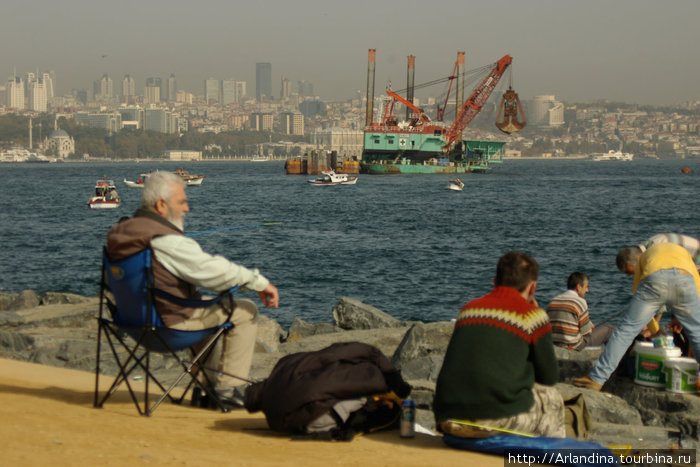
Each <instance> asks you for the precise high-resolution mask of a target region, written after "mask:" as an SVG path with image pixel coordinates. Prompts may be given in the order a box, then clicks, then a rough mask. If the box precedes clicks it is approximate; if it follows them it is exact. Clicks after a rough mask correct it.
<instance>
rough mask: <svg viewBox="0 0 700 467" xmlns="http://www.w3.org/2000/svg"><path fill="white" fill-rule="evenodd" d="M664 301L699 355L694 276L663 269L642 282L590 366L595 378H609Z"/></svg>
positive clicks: (699, 302)
mask: <svg viewBox="0 0 700 467" xmlns="http://www.w3.org/2000/svg"><path fill="white" fill-rule="evenodd" d="M663 305H666V307H667V308H668V310H669V311H670V312H671V314H672V315H673V316H675V317H676V319H677V320H678V321H679V322H680V323H681V325H683V328H684V329H685V332H686V333H687V335H688V338H689V339H690V343H691V345H692V347H693V355H695V359H696V360H698V358H700V297H699V296H698V289H697V287H696V285H695V280H694V279H693V276H692V275H691V274H688V273H687V272H685V271H682V270H680V269H662V270H660V271H657V272H655V273H653V274H650V275H649V276H647V277H645V278H644V279H643V280H642V281H641V282H640V283H639V286H638V287H637V291H636V292H635V294H634V295H633V296H632V300H631V302H630V305H629V309H628V310H627V313H625V315H624V316H623V320H622V323H620V325H619V326H617V328H616V329H615V332H614V333H613V335H612V337H611V338H610V340H609V341H608V343H607V345H606V346H605V350H604V351H603V353H602V354H601V356H600V358H599V359H598V361H597V362H596V364H595V365H594V366H593V369H592V370H591V373H590V375H589V376H590V378H591V379H592V380H593V381H595V382H596V383H598V384H603V383H605V382H606V381H607V380H608V378H610V375H612V373H613V371H615V368H617V365H618V363H620V360H622V357H623V356H624V355H625V352H626V351H627V349H628V348H629V346H630V345H632V342H633V341H634V338H635V337H636V336H637V334H639V332H640V331H641V330H642V329H644V326H646V324H647V323H648V322H649V321H651V318H653V317H654V315H655V314H656V313H657V312H658V311H659V308H661V307H662V306H663ZM699 362H700V361H699Z"/></svg>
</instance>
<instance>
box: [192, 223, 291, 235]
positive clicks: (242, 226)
mask: <svg viewBox="0 0 700 467" xmlns="http://www.w3.org/2000/svg"><path fill="white" fill-rule="evenodd" d="M280 224H282V223H281V222H261V223H258V224H246V225H236V226H234V227H224V228H222V229H213V230H203V231H202V232H193V233H189V234H187V235H185V236H186V237H196V236H197V235H205V234H210V233H215V232H223V231H225V230H235V229H245V228H247V227H261V226H266V225H280Z"/></svg>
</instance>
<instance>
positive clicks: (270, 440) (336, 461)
mask: <svg viewBox="0 0 700 467" xmlns="http://www.w3.org/2000/svg"><path fill="white" fill-rule="evenodd" d="M102 380H104V383H105V384H107V383H108V381H107V379H106V378H102ZM94 384H95V381H94V375H93V374H91V373H89V372H84V371H76V370H67V369H62V368H56V367H49V366H43V365H37V364H33V363H27V362H19V361H14V360H6V359H0V420H1V422H0V452H1V453H2V454H1V455H0V466H46V465H57V466H81V467H88V466H103V465H104V466H112V465H114V466H126V465H128V466H133V465H169V466H177V465H185V466H199V465H209V466H212V465H236V466H247V465H253V466H256V465H287V466H289V465H303V466H305V467H311V466H317V465H319V466H320V465H323V466H327V465H343V466H344V465H353V466H357V465H359V466H363V467H364V466H394V465H396V466H414V465H415V466H418V465H420V466H443V465H469V466H498V467H502V466H503V465H504V463H503V458H502V457H499V456H489V455H482V454H477V453H472V452H466V451H458V450H453V449H450V448H448V447H446V446H445V445H444V444H443V443H442V441H441V440H440V439H439V438H435V437H430V436H425V435H417V436H416V437H415V438H413V439H402V438H400V437H399V435H398V431H387V432H380V433H374V434H371V435H366V436H358V437H356V438H355V439H354V440H353V441H351V442H327V441H292V440H291V439H290V438H289V437H288V436H285V435H282V434H277V433H274V432H272V431H270V430H269V429H268V427H267V423H266V422H265V418H264V416H263V414H262V413H256V414H249V413H248V412H246V411H245V410H237V411H232V412H229V413H221V412H218V411H214V410H206V409H199V408H193V407H190V406H186V405H182V406H179V405H175V404H171V403H164V404H163V405H161V406H160V407H159V408H158V409H157V410H156V411H155V412H154V414H153V415H152V416H151V417H143V416H140V415H139V414H138V412H137V411H136V408H135V407H134V405H133V403H132V402H131V400H130V399H129V397H128V393H127V392H126V390H122V391H120V392H119V393H117V394H115V396H113V398H112V399H110V401H108V402H107V403H106V404H105V405H104V407H103V408H101V409H96V408H94V407H93V405H92V401H93V390H94Z"/></svg>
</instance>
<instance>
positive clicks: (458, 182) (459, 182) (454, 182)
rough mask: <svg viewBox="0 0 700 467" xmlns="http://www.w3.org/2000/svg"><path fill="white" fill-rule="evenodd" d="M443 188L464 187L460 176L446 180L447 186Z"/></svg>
mask: <svg viewBox="0 0 700 467" xmlns="http://www.w3.org/2000/svg"><path fill="white" fill-rule="evenodd" d="M445 188H447V189H448V190H454V191H462V190H463V189H464V182H463V181H462V179H460V178H457V179H455V180H450V181H449V182H447V186H446V187H445Z"/></svg>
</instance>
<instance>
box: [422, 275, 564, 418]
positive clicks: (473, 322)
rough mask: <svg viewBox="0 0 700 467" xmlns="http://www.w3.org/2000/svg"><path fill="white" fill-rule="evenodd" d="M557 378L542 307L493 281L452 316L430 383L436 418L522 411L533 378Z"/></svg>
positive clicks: (527, 402)
mask: <svg viewBox="0 0 700 467" xmlns="http://www.w3.org/2000/svg"><path fill="white" fill-rule="evenodd" d="M558 379H559V370H558V366H557V359H556V357H555V355H554V347H553V345H552V333H551V326H550V324H549V319H548V318H547V313H545V311H544V310H542V309H541V308H539V307H536V306H533V305H532V304H530V303H528V302H527V301H526V300H525V299H523V298H522V296H521V295H520V294H519V293H518V291H517V290H515V289H513V288H510V287H496V288H495V289H494V290H493V291H491V292H490V293H489V294H487V295H485V296H483V297H481V298H478V299H476V300H474V301H472V302H469V303H467V304H466V305H465V306H464V308H462V311H461V312H460V313H459V315H458V316H457V322H456V323H455V329H454V332H453V334H452V338H451V339H450V343H449V345H448V347H447V352H446V353H445V360H444V361H443V364H442V369H441V370H440V375H439V376H438V380H437V385H436V388H435V400H434V403H433V410H434V412H435V420H436V422H438V423H439V422H443V421H445V420H448V419H467V420H475V419H484V418H502V417H508V416H511V415H515V414H518V413H521V412H526V411H527V410H529V409H530V408H531V407H532V404H533V403H534V399H533V396H532V387H533V385H534V383H535V382H538V383H541V384H546V385H554V384H555V383H556V382H557V381H558Z"/></svg>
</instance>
